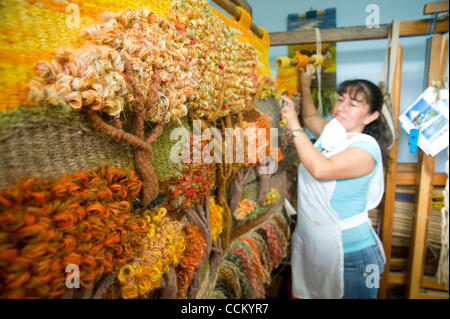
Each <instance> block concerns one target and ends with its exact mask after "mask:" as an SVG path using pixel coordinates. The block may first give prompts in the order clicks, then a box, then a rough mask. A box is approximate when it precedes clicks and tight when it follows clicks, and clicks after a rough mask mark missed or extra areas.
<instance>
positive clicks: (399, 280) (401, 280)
mask: <svg viewBox="0 0 450 319" xmlns="http://www.w3.org/2000/svg"><path fill="white" fill-rule="evenodd" d="M405 283H406V274H405V273H402V272H398V271H391V272H390V273H389V285H404V284H405ZM421 287H423V288H426V289H432V290H441V291H448V284H445V283H438V282H437V280H436V278H434V277H432V276H423V277H422V284H421Z"/></svg>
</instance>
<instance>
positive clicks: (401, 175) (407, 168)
mask: <svg viewBox="0 0 450 319" xmlns="http://www.w3.org/2000/svg"><path fill="white" fill-rule="evenodd" d="M446 182H447V174H445V173H434V174H433V181H432V183H433V186H445V183H446ZM395 183H396V184H397V185H416V183H417V163H398V164H397V176H396V180H395Z"/></svg>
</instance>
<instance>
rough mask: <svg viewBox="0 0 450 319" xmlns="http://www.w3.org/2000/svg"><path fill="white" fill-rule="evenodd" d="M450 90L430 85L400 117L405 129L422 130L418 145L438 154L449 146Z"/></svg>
mask: <svg viewBox="0 0 450 319" xmlns="http://www.w3.org/2000/svg"><path fill="white" fill-rule="evenodd" d="M448 93H449V91H448V90H437V89H435V88H433V87H429V88H427V89H426V90H425V92H423V93H422V94H421V95H420V96H419V97H418V98H417V99H416V100H415V101H414V102H413V103H412V104H411V105H410V106H409V107H408V108H407V109H406V110H405V112H404V113H403V114H402V115H401V116H400V117H399V120H400V123H401V125H402V127H403V129H404V130H405V131H406V132H407V133H408V134H409V133H410V131H411V129H418V130H419V131H420V134H419V141H418V143H417V145H418V146H419V147H420V148H421V149H422V150H423V151H424V152H425V153H426V154H428V155H431V156H436V155H437V154H438V153H439V152H441V151H442V150H443V149H445V148H446V147H447V146H448V143H449V142H448V137H449V135H448V130H449V122H448V117H449V112H448V106H449V104H448V95H449V94H448Z"/></svg>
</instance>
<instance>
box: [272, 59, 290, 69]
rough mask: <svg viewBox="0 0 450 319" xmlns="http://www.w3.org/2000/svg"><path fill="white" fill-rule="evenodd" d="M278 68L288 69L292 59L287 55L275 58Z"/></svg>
mask: <svg viewBox="0 0 450 319" xmlns="http://www.w3.org/2000/svg"><path fill="white" fill-rule="evenodd" d="M275 66H276V68H277V70H279V69H286V68H288V67H290V66H291V59H290V58H289V57H287V56H280V57H278V58H276V60H275Z"/></svg>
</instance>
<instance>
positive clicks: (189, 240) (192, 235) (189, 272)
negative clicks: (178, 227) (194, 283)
mask: <svg viewBox="0 0 450 319" xmlns="http://www.w3.org/2000/svg"><path fill="white" fill-rule="evenodd" d="M184 232H185V241H186V250H185V251H184V253H183V255H182V256H181V258H180V264H179V265H178V267H177V269H176V272H177V286H178V294H177V296H178V297H185V296H186V293H187V290H188V288H189V283H190V282H191V280H192V277H193V276H194V273H195V271H196V270H197V268H198V267H200V265H201V262H202V260H203V258H205V250H206V241H205V239H204V238H203V236H202V234H201V233H200V230H199V229H198V227H197V226H195V225H189V226H186V227H185V228H184Z"/></svg>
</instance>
